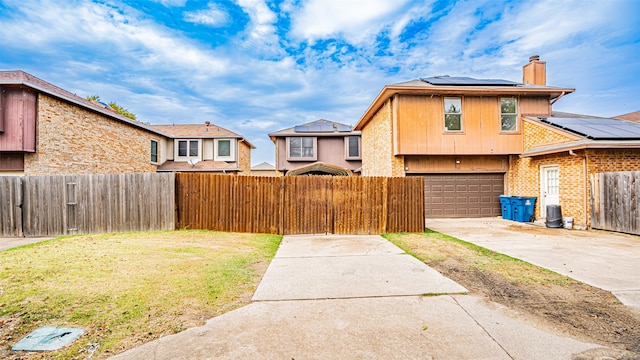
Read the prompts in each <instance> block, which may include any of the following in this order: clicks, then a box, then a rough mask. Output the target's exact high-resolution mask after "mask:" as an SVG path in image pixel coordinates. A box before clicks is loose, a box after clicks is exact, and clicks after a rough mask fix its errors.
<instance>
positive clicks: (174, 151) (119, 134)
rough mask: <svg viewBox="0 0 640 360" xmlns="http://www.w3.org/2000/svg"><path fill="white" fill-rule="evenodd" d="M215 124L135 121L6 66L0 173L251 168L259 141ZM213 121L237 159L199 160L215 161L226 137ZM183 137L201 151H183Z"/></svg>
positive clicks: (0, 74)
mask: <svg viewBox="0 0 640 360" xmlns="http://www.w3.org/2000/svg"><path fill="white" fill-rule="evenodd" d="M209 125H210V124H204V125H180V126H178V125H176V127H187V128H188V129H190V130H192V131H193V133H191V134H189V136H185V134H184V133H179V134H178V133H176V132H174V131H170V130H166V129H165V130H162V129H160V128H159V127H154V126H150V125H146V124H144V123H141V122H138V121H133V120H131V119H129V118H127V117H124V116H121V115H119V114H117V113H115V112H114V111H113V110H112V109H110V108H109V107H108V106H105V105H103V104H100V103H96V102H92V101H87V100H85V99H83V98H81V97H79V96H77V95H75V94H73V93H70V92H68V91H66V90H64V89H61V88H59V87H57V86H55V85H52V84H50V83H48V82H46V81H44V80H41V79H39V78H37V77H35V76H33V75H30V74H27V73H25V72H23V71H0V175H64V174H114V173H140V172H155V171H156V170H158V169H160V170H163V166H166V167H167V168H170V167H169V166H168V165H166V164H167V163H168V162H172V163H178V162H181V161H183V162H184V164H185V165H186V164H188V161H189V160H191V162H192V163H195V165H196V166H195V168H200V171H221V172H238V171H245V170H246V171H247V172H248V171H249V163H250V160H249V158H250V149H251V148H253V146H252V145H251V144H250V143H248V142H247V141H246V140H245V139H244V138H243V137H242V136H240V135H238V134H234V133H231V132H230V131H228V130H224V129H222V128H219V127H217V126H215V125H213V126H209ZM205 127H206V128H216V129H220V131H221V132H222V133H223V135H222V136H221V139H224V140H221V141H222V142H225V141H226V142H228V144H224V145H227V149H229V151H233V150H235V151H236V152H235V153H234V155H235V157H227V158H224V159H222V161H220V162H216V164H211V163H208V162H207V161H203V164H200V165H198V164H197V163H196V161H195V160H208V158H207V156H208V155H209V154H210V153H213V144H214V142H215V140H214V139H216V138H217V137H218V133H217V132H216V133H214V134H213V135H211V136H207V135H206V131H203V130H202V129H203V128H205ZM203 132H205V134H204V135H203ZM182 139H184V140H186V141H187V146H186V150H187V151H189V153H188V155H191V154H195V153H196V152H197V155H196V156H184V157H181V156H179V155H181V154H182V152H183V151H184V146H183V145H184V143H181V141H182ZM189 141H193V142H189ZM219 143H220V142H218V144H219ZM180 144H182V145H180ZM191 144H195V145H193V146H194V147H190V146H191ZM209 144H210V145H211V146H210V147H208V145H209ZM224 145H223V147H224ZM212 160H213V158H212ZM213 162H214V161H212V163H213ZM178 165H182V164H178ZM202 165H207V166H202ZM185 168H186V167H185ZM191 169H194V167H192V166H191V164H189V166H188V169H183V168H181V167H179V166H176V167H175V169H174V170H175V171H185V170H191ZM164 170H168V169H164Z"/></svg>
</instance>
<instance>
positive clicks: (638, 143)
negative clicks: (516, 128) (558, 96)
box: [508, 112, 640, 228]
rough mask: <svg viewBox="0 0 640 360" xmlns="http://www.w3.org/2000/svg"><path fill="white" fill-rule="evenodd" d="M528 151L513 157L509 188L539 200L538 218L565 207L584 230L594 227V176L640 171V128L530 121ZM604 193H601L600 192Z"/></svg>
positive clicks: (574, 120) (585, 120) (573, 118)
mask: <svg viewBox="0 0 640 360" xmlns="http://www.w3.org/2000/svg"><path fill="white" fill-rule="evenodd" d="M523 131H524V149H523V152H522V154H521V155H520V156H511V158H510V160H509V161H510V168H509V173H508V177H509V180H508V184H509V186H508V189H509V194H512V195H527V196H536V197H537V198H538V204H537V206H536V216H537V217H539V218H545V217H546V205H560V206H561V209H562V214H563V216H568V217H573V219H574V224H575V225H576V227H578V228H586V227H588V226H589V224H590V216H591V214H590V198H591V193H590V192H591V190H592V189H591V185H590V178H591V175H592V174H597V173H602V172H616V171H639V170H640V124H638V123H634V122H629V121H623V120H618V119H609V118H600V117H594V116H585V115H578V114H569V113H561V112H554V113H553V115H552V116H526V117H525V118H524V129H523ZM596 191H599V189H596Z"/></svg>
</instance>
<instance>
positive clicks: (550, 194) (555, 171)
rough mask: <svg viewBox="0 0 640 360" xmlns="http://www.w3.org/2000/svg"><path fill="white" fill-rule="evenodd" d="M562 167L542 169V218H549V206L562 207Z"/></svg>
mask: <svg viewBox="0 0 640 360" xmlns="http://www.w3.org/2000/svg"><path fill="white" fill-rule="evenodd" d="M559 175H560V167H558V166H557V165H549V166H541V167H540V216H541V217H543V218H546V217H547V205H560V196H559V193H560V192H559V190H560V182H559Z"/></svg>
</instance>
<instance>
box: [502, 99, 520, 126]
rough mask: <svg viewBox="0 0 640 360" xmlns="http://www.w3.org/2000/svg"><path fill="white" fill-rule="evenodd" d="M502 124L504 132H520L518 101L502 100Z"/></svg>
mask: <svg viewBox="0 0 640 360" xmlns="http://www.w3.org/2000/svg"><path fill="white" fill-rule="evenodd" d="M500 122H501V124H502V131H517V130H518V101H517V100H516V99H515V98H501V99H500Z"/></svg>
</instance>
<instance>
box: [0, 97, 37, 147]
mask: <svg viewBox="0 0 640 360" xmlns="http://www.w3.org/2000/svg"><path fill="white" fill-rule="evenodd" d="M0 96H2V97H3V99H2V108H1V110H2V115H1V117H2V121H3V124H4V131H3V132H0V151H25V152H35V151H36V94H35V93H32V92H30V91H28V90H26V89H22V88H12V87H3V88H2V90H1V91H0Z"/></svg>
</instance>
